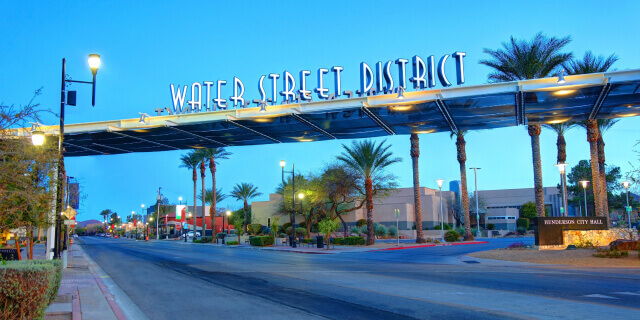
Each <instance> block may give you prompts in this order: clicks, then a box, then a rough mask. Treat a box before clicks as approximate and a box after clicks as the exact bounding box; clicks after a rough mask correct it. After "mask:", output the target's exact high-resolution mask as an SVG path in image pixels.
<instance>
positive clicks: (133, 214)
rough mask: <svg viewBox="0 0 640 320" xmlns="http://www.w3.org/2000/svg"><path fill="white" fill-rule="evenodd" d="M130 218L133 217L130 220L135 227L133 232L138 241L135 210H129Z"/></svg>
mask: <svg viewBox="0 0 640 320" xmlns="http://www.w3.org/2000/svg"><path fill="white" fill-rule="evenodd" d="M131 218H132V219H133V220H132V221H133V226H134V227H135V228H136V232H135V234H136V236H135V237H136V241H138V226H137V225H138V223H137V222H138V221H137V219H136V212H135V211H131Z"/></svg>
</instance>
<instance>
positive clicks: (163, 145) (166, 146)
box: [111, 131, 180, 150]
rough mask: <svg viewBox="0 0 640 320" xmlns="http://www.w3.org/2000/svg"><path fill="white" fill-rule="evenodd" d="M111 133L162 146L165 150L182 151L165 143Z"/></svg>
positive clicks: (120, 133) (115, 132)
mask: <svg viewBox="0 0 640 320" xmlns="http://www.w3.org/2000/svg"><path fill="white" fill-rule="evenodd" d="M111 133H113V134H117V135H119V136H123V137H125V138H131V139H135V140H138V141H142V142H146V143H150V144H155V145H157V146H161V147H165V148H169V149H173V150H180V148H176V147H172V146H170V145H166V144H164V143H160V142H155V141H151V140H147V139H143V138H139V137H136V136H131V135H128V134H124V133H122V132H117V131H111Z"/></svg>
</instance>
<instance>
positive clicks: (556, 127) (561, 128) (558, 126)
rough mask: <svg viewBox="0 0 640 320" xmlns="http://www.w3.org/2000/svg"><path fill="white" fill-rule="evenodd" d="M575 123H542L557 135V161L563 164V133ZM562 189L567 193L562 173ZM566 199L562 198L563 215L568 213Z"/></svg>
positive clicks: (564, 149) (565, 154) (565, 180)
mask: <svg viewBox="0 0 640 320" xmlns="http://www.w3.org/2000/svg"><path fill="white" fill-rule="evenodd" d="M576 125H577V124H576V123H575V122H561V123H553V124H544V125H543V126H544V127H545V128H547V129H549V130H552V131H554V132H555V133H556V134H557V135H558V140H557V141H556V146H558V163H559V164H563V163H565V162H566V161H567V142H566V140H565V139H564V134H565V133H566V132H567V131H569V130H571V128H574V127H575V126H576ZM561 179H562V185H563V190H562V194H563V195H565V194H568V193H567V176H566V175H564V176H562V177H561ZM567 201H568V200H567V199H562V202H563V205H562V206H563V207H564V208H565V215H567V216H568V215H569V211H568V209H569V208H568V207H567V203H568V202H567Z"/></svg>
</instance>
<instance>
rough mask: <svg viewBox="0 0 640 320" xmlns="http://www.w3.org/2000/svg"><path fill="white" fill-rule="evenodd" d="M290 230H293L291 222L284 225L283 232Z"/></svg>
mask: <svg viewBox="0 0 640 320" xmlns="http://www.w3.org/2000/svg"><path fill="white" fill-rule="evenodd" d="M289 228H291V222H285V223H284V224H283V225H282V230H287V229H289Z"/></svg>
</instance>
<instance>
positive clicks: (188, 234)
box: [187, 231, 200, 238]
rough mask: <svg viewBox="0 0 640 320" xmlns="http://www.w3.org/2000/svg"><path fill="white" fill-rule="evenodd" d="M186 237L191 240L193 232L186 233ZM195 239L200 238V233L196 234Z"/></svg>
mask: <svg viewBox="0 0 640 320" xmlns="http://www.w3.org/2000/svg"><path fill="white" fill-rule="evenodd" d="M187 237H189V238H193V231H189V232H187ZM196 237H200V232H196Z"/></svg>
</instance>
